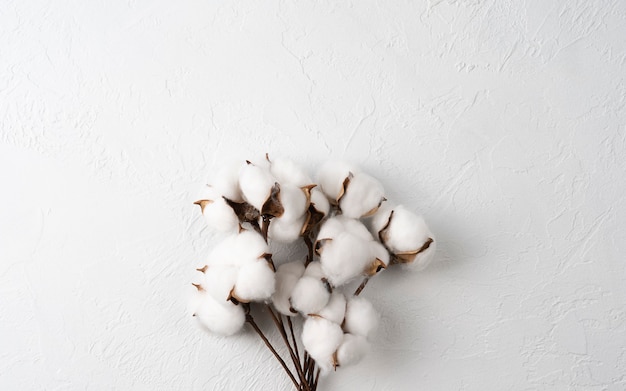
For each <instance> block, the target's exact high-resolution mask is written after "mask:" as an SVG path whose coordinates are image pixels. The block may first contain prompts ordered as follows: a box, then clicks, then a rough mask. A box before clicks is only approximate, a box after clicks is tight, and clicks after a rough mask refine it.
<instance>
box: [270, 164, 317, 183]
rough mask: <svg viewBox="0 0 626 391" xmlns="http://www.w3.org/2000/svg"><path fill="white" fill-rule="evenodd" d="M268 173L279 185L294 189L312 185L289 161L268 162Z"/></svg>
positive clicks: (296, 166)
mask: <svg viewBox="0 0 626 391" xmlns="http://www.w3.org/2000/svg"><path fill="white" fill-rule="evenodd" d="M270 172H271V174H272V175H273V176H274V178H276V180H277V181H278V183H280V184H281V185H287V184H289V185H293V186H296V187H303V186H307V185H310V184H312V183H313V181H312V180H311V178H310V177H309V176H308V175H307V173H306V172H304V170H302V168H300V167H299V166H298V165H297V164H296V163H294V162H293V161H292V160H289V159H285V158H277V159H272V160H271V162H270Z"/></svg>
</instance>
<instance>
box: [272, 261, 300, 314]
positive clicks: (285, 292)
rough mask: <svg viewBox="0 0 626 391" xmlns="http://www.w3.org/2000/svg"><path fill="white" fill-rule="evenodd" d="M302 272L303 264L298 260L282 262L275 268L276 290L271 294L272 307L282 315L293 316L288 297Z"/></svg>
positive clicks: (295, 312) (294, 312) (293, 312)
mask: <svg viewBox="0 0 626 391" xmlns="http://www.w3.org/2000/svg"><path fill="white" fill-rule="evenodd" d="M302 274H304V264H303V263H302V262H299V261H294V262H289V263H284V264H282V265H280V266H279V267H278V269H277V270H276V291H275V292H274V294H273V295H272V303H273V304H274V307H275V308H276V309H277V310H278V312H280V313H281V314H283V315H287V316H294V315H296V314H297V311H296V310H293V311H292V308H291V303H290V301H289V298H290V297H291V292H292V291H293V288H294V287H295V286H296V283H297V282H298V280H300V277H302Z"/></svg>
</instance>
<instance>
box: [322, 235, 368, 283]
mask: <svg viewBox="0 0 626 391" xmlns="http://www.w3.org/2000/svg"><path fill="white" fill-rule="evenodd" d="M374 259H375V258H374V257H372V249H371V247H370V246H369V242H366V241H363V240H361V239H360V238H358V237H356V236H354V235H350V234H347V233H343V234H340V235H338V236H336V237H334V238H332V239H331V240H330V241H327V242H326V243H325V244H324V245H323V247H322V250H321V255H320V262H321V264H322V270H323V271H324V274H325V275H326V276H327V278H328V281H330V282H331V283H332V284H333V286H340V285H343V284H344V283H346V282H348V281H350V280H352V279H353V278H355V277H357V276H359V275H361V274H363V272H364V271H365V269H366V267H367V266H368V265H369V264H370V263H371V262H372V261H373V260H374Z"/></svg>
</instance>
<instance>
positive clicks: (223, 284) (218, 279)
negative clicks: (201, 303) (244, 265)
mask: <svg viewBox="0 0 626 391" xmlns="http://www.w3.org/2000/svg"><path fill="white" fill-rule="evenodd" d="M238 275H239V269H238V268H237V267H234V266H230V265H210V266H208V267H207V268H206V270H205V271H204V275H203V276H202V280H201V281H202V282H201V285H202V287H203V288H204V289H205V290H206V291H207V293H208V294H209V295H211V297H213V298H214V299H215V300H217V301H219V302H226V301H227V300H228V299H229V297H230V292H231V291H232V289H233V287H234V286H235V283H236V282H237V277H238Z"/></svg>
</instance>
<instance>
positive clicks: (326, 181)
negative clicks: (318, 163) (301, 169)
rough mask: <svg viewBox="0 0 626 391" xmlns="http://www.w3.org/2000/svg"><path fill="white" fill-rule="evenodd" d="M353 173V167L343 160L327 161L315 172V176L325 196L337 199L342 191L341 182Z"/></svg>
mask: <svg viewBox="0 0 626 391" xmlns="http://www.w3.org/2000/svg"><path fill="white" fill-rule="evenodd" d="M350 172H352V173H354V168H353V167H351V166H350V165H348V164H347V163H344V162H327V163H325V164H324V165H323V166H322V167H321V168H320V170H319V171H318V172H317V178H318V182H319V185H320V187H321V190H322V191H323V192H324V194H326V197H328V198H330V199H331V200H334V201H337V200H338V199H339V197H341V195H342V192H343V183H344V181H345V180H346V178H347V177H348V176H349V175H350Z"/></svg>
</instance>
